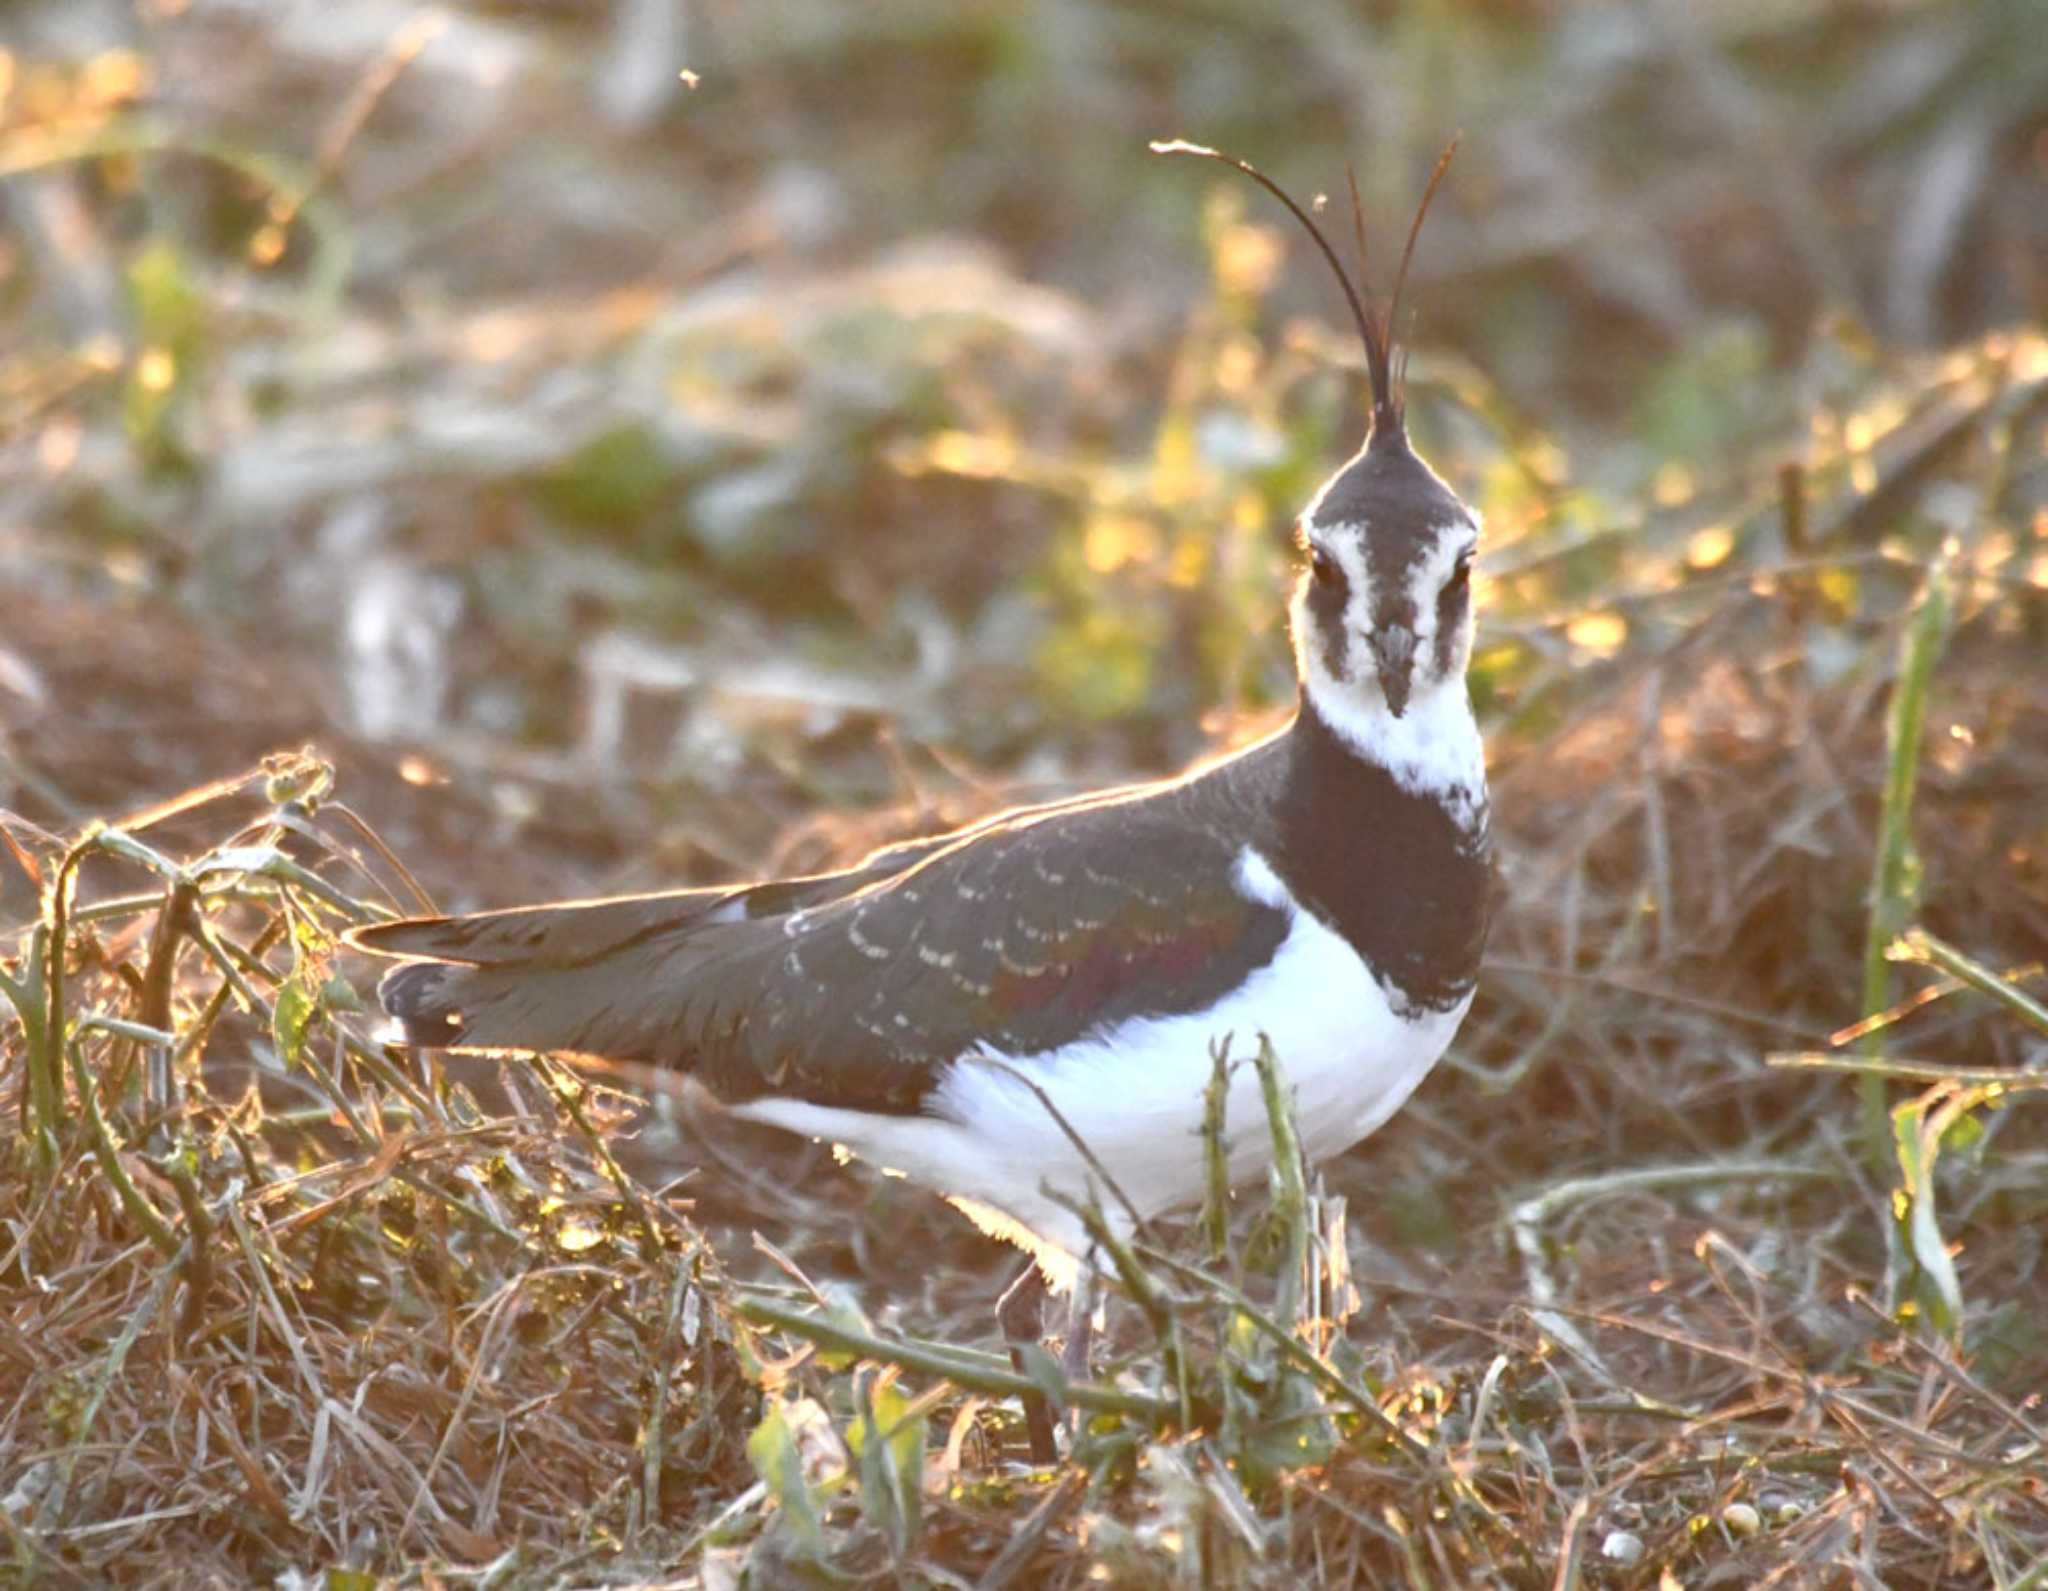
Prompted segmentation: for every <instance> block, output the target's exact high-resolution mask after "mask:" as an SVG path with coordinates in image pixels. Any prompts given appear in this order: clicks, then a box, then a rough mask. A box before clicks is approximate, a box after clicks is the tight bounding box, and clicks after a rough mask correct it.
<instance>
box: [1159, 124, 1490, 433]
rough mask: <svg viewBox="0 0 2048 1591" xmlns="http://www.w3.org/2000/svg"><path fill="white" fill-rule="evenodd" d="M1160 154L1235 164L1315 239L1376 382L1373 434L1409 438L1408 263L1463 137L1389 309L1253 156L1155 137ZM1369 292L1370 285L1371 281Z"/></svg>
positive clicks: (1358, 212)
mask: <svg viewBox="0 0 2048 1591" xmlns="http://www.w3.org/2000/svg"><path fill="white" fill-rule="evenodd" d="M1151 149H1152V152H1153V153H1154V154H1156V155H1195V156H1198V157H1200V158H1201V159H1203V160H1215V161H1220V162H1221V163H1222V164H1224V165H1226V166H1234V167H1236V168H1237V169H1238V170H1239V171H1241V172H1243V173H1244V174H1245V175H1246V176H1247V177H1250V178H1251V179H1252V181H1254V182H1256V183H1257V184H1258V185H1259V186H1260V187H1262V188H1264V189H1265V190H1266V191H1267V192H1268V193H1270V194H1272V195H1273V197H1274V198H1276V199H1278V200H1279V201H1280V202H1281V203H1282V204H1283V205H1285V206H1286V207H1287V210H1288V212H1289V213H1290V214H1291V215H1292V216H1293V217H1294V219H1295V220H1297V221H1299V222H1300V223H1301V226H1302V229H1303V230H1304V231H1305V232H1307V233H1308V235H1309V237H1310V238H1312V239H1313V240H1314V241H1315V245H1316V247H1317V248H1318V249H1320V250H1321V251H1322V255H1323V258H1324V259H1325V260H1327V261H1329V264H1330V269H1331V270H1332V271H1333V272H1335V273H1336V277H1337V285H1338V286H1340V287H1341V288H1343V290H1344V301H1345V303H1347V304H1348V305H1350V306H1351V318H1352V320H1353V321H1354V322H1355V323H1356V324H1357V326H1358V340H1359V342H1360V343H1361V344H1362V345H1363V346H1364V348H1365V368H1366V374H1367V375H1368V377H1370V379H1371V382H1372V435H1373V439H1374V440H1375V441H1385V442H1392V441H1394V440H1395V439H1397V438H1401V437H1403V436H1405V434H1406V430H1407V422H1406V419H1405V417H1404V414H1403V404H1402V390H1401V389H1402V385H1403V381H1402V377H1403V376H1404V375H1405V372H1406V368H1407V359H1406V357H1405V353H1406V350H1400V353H1401V355H1402V357H1401V358H1400V361H1399V364H1400V368H1398V369H1397V368H1396V346H1395V339H1394V330H1395V319H1394V317H1395V315H1396V314H1397V313H1398V312H1399V310H1400V307H1401V289H1402V287H1403V286H1404V285H1405V284H1406V283H1407V280H1408V267H1409V265H1410V263H1411V262H1412V261H1413V260H1414V258H1415V242H1416V239H1417V238H1419V237H1420V236H1421V235H1422V221H1423V217H1425V216H1426V215H1428V214H1429V204H1430V201H1431V200H1432V199H1434V198H1435V197H1436V190H1437V188H1438V187H1439V186H1440V185H1441V184H1442V182H1443V180H1444V172H1445V171H1446V170H1448V169H1449V167H1450V164H1451V157H1452V156H1453V155H1454V154H1456V153H1457V151H1458V140H1457V139H1456V138H1453V139H1452V140H1451V141H1450V143H1449V144H1448V145H1446V146H1445V148H1444V152H1443V153H1442V154H1441V155H1439V156H1438V157H1437V162H1436V169H1435V170H1434V171H1432V172H1431V173H1430V177H1429V185H1428V186H1427V187H1425V188H1424V189H1423V191H1422V202H1421V204H1419V205H1418V206H1416V210H1415V220H1414V222H1413V224H1412V225H1411V226H1410V227H1409V228H1408V243H1407V247H1405V248H1404V249H1403V250H1402V251H1401V265H1400V269H1399V270H1398V271H1397V272H1396V273H1395V275H1394V291H1393V295H1392V296H1391V297H1390V298H1389V299H1388V300H1387V307H1386V309H1385V311H1384V312H1381V311H1379V310H1378V309H1377V307H1376V306H1374V305H1372V304H1371V303H1370V302H1369V301H1368V299H1366V298H1364V297H1362V296H1361V295H1360V293H1359V290H1358V288H1357V287H1356V286H1354V285H1353V283H1352V279H1351V273H1350V272H1349V271H1347V270H1345V268H1344V262H1343V261H1342V260H1341V259H1339V258H1338V256H1337V251H1336V250H1335V249H1334V248H1332V247H1331V246H1330V240H1329V239H1328V238H1327V237H1325V236H1324V235H1323V229H1322V228H1321V227H1319V226H1317V225H1316V223H1315V220H1314V218H1313V217H1311V216H1310V215H1309V213H1308V211H1307V210H1306V209H1304V208H1303V207H1302V206H1301V205H1299V204H1297V203H1296V202H1295V200H1294V197H1293V196H1292V195H1291V194H1289V193H1288V192H1287V190H1286V189H1284V188H1282V187H1281V186H1280V184H1279V183H1277V182H1275V181H1274V180H1273V179H1272V178H1271V177H1269V176H1267V175H1266V174H1265V173H1264V172H1263V171H1261V170H1259V168H1258V167H1256V166H1254V165H1253V164H1252V163H1251V162H1250V161H1248V160H1240V159H1239V158H1238V157H1237V156H1236V155H1231V154H1226V153H1224V152H1223V151H1222V150H1220V149H1211V148H1209V147H1208V146H1207V145H1206V144H1196V143H1190V142H1189V141H1188V140H1187V139H1185V138H1170V139H1154V140H1153V142H1152V145H1151ZM1345 175H1346V178H1347V180H1349V182H1350V184H1351V221H1352V226H1353V229H1354V230H1355V232H1356V234H1357V239H1358V264H1359V272H1360V277H1361V280H1364V277H1365V272H1366V269H1367V254H1366V243H1365V212H1364V207H1363V206H1362V205H1361V204H1360V203H1359V199H1358V181H1357V178H1356V177H1355V176H1353V175H1352V174H1351V173H1350V171H1349V169H1348V168H1347V170H1346V173H1345ZM1367 289H1368V291H1369V290H1370V283H1369V282H1368V283H1367Z"/></svg>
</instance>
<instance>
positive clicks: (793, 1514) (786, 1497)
mask: <svg viewBox="0 0 2048 1591" xmlns="http://www.w3.org/2000/svg"><path fill="white" fill-rule="evenodd" d="M747 1462H748V1463H750V1464H752V1465H753V1466H754V1473H755V1474H756V1475H759V1476H760V1477H761V1479H762V1481H763V1482H764V1483H765V1484H766V1485H767V1487H768V1490H769V1493H770V1494H771V1495H772V1496H773V1497H774V1498H775V1501H776V1503H777V1504H778V1506H780V1508H781V1509H782V1517H783V1518H784V1519H785V1520H786V1521H787V1522H788V1525H789V1528H790V1530H791V1531H792V1532H794V1533H795V1535H796V1537H797V1539H798V1540H799V1541H800V1542H801V1543H802V1545H803V1547H804V1549H805V1550H806V1551H808V1552H810V1553H811V1554H813V1555H814V1556H822V1555H823V1553H824V1550H825V1527H824V1521H823V1518H822V1515H821V1512H820V1509H819V1506H818V1494H817V1492H816V1491H815V1490H814V1489H813V1488H812V1486H811V1483H810V1481H809V1479H808V1478H807V1477H806V1476H805V1475H804V1463H803V1455H802V1453H801V1452H800V1451H799V1450H798V1448H797V1442H796V1432H795V1431H794V1430H793V1429H791V1427H790V1423H789V1420H788V1418H787V1417H786V1416H785V1414H784V1413H783V1408H782V1405H781V1404H779V1403H772V1404H770V1405H769V1407H768V1412H767V1414H765V1415H764V1416H762V1419H761V1423H760V1424H759V1425H757V1426H755V1427H754V1432H753V1435H751V1436H749V1437H748V1438H747Z"/></svg>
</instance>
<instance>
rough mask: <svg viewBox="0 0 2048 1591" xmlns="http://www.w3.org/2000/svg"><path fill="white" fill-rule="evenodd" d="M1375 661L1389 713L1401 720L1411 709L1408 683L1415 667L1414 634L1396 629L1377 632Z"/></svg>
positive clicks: (1373, 644) (1373, 653)
mask: <svg viewBox="0 0 2048 1591" xmlns="http://www.w3.org/2000/svg"><path fill="white" fill-rule="evenodd" d="M1372 660H1373V664H1374V666H1375V667H1376V668H1377V669H1378V670H1379V676H1380V690H1381V692H1382V693H1383V694H1384V695H1385V696H1386V698H1387V711H1388V712H1390V713H1392V714H1393V715H1394V716H1395V717H1396V718H1399V717H1400V716H1401V715H1402V714H1403V713H1405V712H1406V711H1407V710H1408V682H1409V678H1410V675H1411V673H1412V671H1413V669H1414V666H1415V632H1414V631H1413V630H1405V629H1393V628H1385V629H1381V630H1377V631H1375V632H1374V634H1373V638H1372Z"/></svg>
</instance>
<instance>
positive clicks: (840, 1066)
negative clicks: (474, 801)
mask: <svg viewBox="0 0 2048 1591" xmlns="http://www.w3.org/2000/svg"><path fill="white" fill-rule="evenodd" d="M1236 864H1237V847H1236V845H1235V843H1234V842H1232V841H1231V840H1230V839H1228V838H1227V837H1226V836H1224V835H1223V834H1221V833H1216V832H1211V831H1210V830H1208V829H1206V828H1205V827H1203V826H1202V825H1201V824H1200V823H1199V822H1191V821H1190V814H1189V813H1188V812H1187V811H1185V810H1182V809H1181V803H1179V802H1176V801H1174V800H1172V799H1153V800H1146V801H1133V802H1122V803H1119V802H1109V803H1098V804H1092V805H1086V804H1083V805H1074V806H1070V807H1062V808H1057V809H1051V810H1048V811H1045V812H1041V813H1027V814H1019V815H1016V816H1015V817H1014V818H1012V819H1011V820H1010V821H1008V822H1006V823H1003V824H1000V825H996V826H990V827H985V828H983V829H979V830H976V831H973V832H971V833H969V834H968V835H966V836H964V837H957V838H955V839H953V840H952V841H951V842H950V843H945V844H932V843H929V842H927V843H926V844H924V845H922V846H920V847H919V854H918V855H917V856H916V857H914V858H913V859H912V860H911V861H910V862H909V863H908V864H907V865H905V866H903V867H901V868H900V869H898V870H896V871H893V872H882V873H880V874H879V876H877V875H873V874H871V875H870V881H869V882H867V883H865V884H862V885H859V886H857V887H854V888H852V889H851V890H850V891H849V890H846V889H845V888H844V887H843V886H842V887H841V889H840V890H839V892H837V893H829V894H828V893H825V892H818V893H817V894H815V895H814V896H813V899H814V901H815V904H811V905H808V906H799V907H797V908H796V909H793V910H789V911H786V912H782V913H776V914H755V913H753V912H750V911H743V910H742V909H741V907H740V905H739V904H738V903H741V902H746V900H747V897H746V895H745V894H744V893H741V894H729V895H726V896H712V895H705V894H699V895H697V896H694V897H692V898H689V903H688V904H677V903H679V902H682V901H684V900H685V898H684V897H670V898H669V901H670V904H669V905H668V906H667V908H666V909H665V910H664V909H662V908H657V907H654V906H652V905H649V906H648V907H647V908H646V909H645V912H644V913H643V914H641V915H637V916H636V915H635V912H634V911H633V910H628V909H626V907H627V903H607V905H606V909H608V910H611V911H613V912H615V913H617V915H615V916H613V917H612V918H610V919H607V920H606V922H605V928H604V931H603V932H602V933H591V932H588V931H586V927H585V926H583V925H568V926H563V927H562V928H560V929H559V930H557V929H555V928H554V927H552V926H550V925H549V924H548V923H547V922H546V921H545V917H546V913H547V912H548V911H549V908H545V907H542V908H533V909H532V910H531V912H530V913H528V914H521V913H501V914H494V915H496V916H498V917H501V918H505V919H514V918H518V917H520V916H522V915H527V916H530V917H531V918H532V919H533V920H532V921H530V922H527V923H524V924H508V928H507V930H506V932H505V933H503V934H494V935H493V936H492V940H491V942H492V943H493V944H494V945H496V944H500V943H503V944H507V945H510V944H516V943H517V942H518V940H519V937H520V936H521V935H526V936H528V937H529V939H530V940H531V941H532V944H531V948H530V950H529V951H528V953H527V955H526V956H525V957H524V958H522V957H520V956H518V955H505V956H496V957H494V958H493V959H492V961H491V962H490V963H489V964H482V965H480V964H478V963H479V962H480V960H481V958H480V957H478V956H477V955H476V948H477V947H476V942H475V937H474V936H473V935H472V936H467V937H464V938H462V939H461V940H460V941H459V942H452V943H449V948H447V949H442V948H440V946H441V944H442V943H444V942H447V941H444V940H436V939H435V938H434V937H433V935H432V934H431V933H430V932H427V931H425V930H423V931H422V932H421V933H419V934H417V935H414V936H412V937H410V938H408V937H407V936H406V935H404V934H403V933H401V932H397V931H394V929H386V928H380V929H375V930H371V931H369V932H367V933H365V934H363V935H362V936H361V938H362V940H363V942H364V943H365V945H366V948H371V949H375V950H379V951H395V952H396V953H399V954H403V955H412V956H430V957H440V958H442V959H446V960H460V961H463V962H465V963H467V965H464V966H460V967H449V968H439V967H412V968H401V969H399V970H398V972H396V973H394V974H392V975H391V977H390V978H389V979H387V981H386V986H385V1001H386V1005H387V1007H389V1008H390V1009H392V1010H393V1012H394V1014H397V1015H399V1016H401V1017H402V1018H404V1019H405V1020H406V1021H407V1022H408V1025H409V1026H410V1027H412V1028H413V1030H414V1032H415V1036H416V1037H419V1038H422V1039H423V1040H425V1041H428V1042H440V1043H452V1044H454V1045H456V1046H458V1047H477V1048H508V1047H530V1048H537V1049H549V1048H561V1049H573V1050H578V1051H582V1052H584V1053H588V1054H594V1055H602V1056H606V1057H609V1058H612V1059H616V1060H628V1061H640V1062H645V1063H649V1064H655V1065H662V1066H671V1067H677V1068H681V1069H684V1070H688V1071H691V1072H693V1073H696V1074H697V1075H698V1076H700V1077H701V1078H702V1079H703V1081H704V1082H705V1083H706V1084H707V1085H708V1086H709V1087H710V1088H711V1089H712V1090H713V1092H715V1093H718V1094H720V1095H722V1096H724V1097H726V1098H728V1099H752V1098H758V1097H760V1096H763V1095H771V1094H773V1095H786V1096H791V1097H797V1098H803V1099H809V1100H814V1101H817V1102H820V1103H830V1104H834V1105H841V1106H847V1107H851V1108H857V1109H870V1110H887V1111H906V1112H907V1111H915V1110H916V1109H918V1108H919V1106H920V1105H921V1103H922V1101H923V1099H924V1096H925V1095H926V1093H927V1092H929V1090H930V1089H931V1088H932V1087H933V1086H934V1084H935V1083H936V1081H937V1080H938V1076H939V1075H940V1073H941V1072H942V1071H943V1068H944V1067H945V1066H946V1065H947V1064H949V1063H950V1062H951V1061H952V1060H954V1059H955V1058H956V1057H958V1056H960V1055H962V1054H965V1053H968V1052H970V1051H976V1050H980V1051H993V1052H998V1053H1003V1054H1008V1055H1013V1056H1030V1055H1034V1054H1040V1053H1043V1052H1045V1051H1047V1050H1051V1049H1056V1048H1058V1047H1060V1046H1061V1045H1064V1044H1067V1043H1070V1042H1073V1041H1074V1040H1077V1039H1082V1038H1086V1037H1089V1036H1091V1035H1100V1034H1102V1033H1104V1032H1107V1031H1109V1030H1111V1029H1113V1028H1114V1027H1115V1026H1117V1025H1118V1024H1120V1023H1122V1022H1124V1021H1127V1020H1130V1019H1135V1018H1142V1017H1147V1016H1166V1015H1175V1014H1179V1013H1181V1012H1184V1011H1188V1010H1193V1009H1197V1008H1199V1007H1202V1006H1204V1005H1207V1004H1210V1003H1212V1002H1214V1001H1215V1000H1217V999H1219V998H1220V997H1221V996H1222V995H1223V994H1224V993H1226V992H1227V991H1228V990H1229V989H1230V988H1232V987H1233V986H1234V985H1235V984H1236V983H1237V982H1238V981H1240V980H1241V979H1242V978H1243V977H1245V976H1246V975H1247V974H1248V973H1249V972H1250V971H1251V970H1253V969H1254V968H1256V967H1258V966H1260V965H1263V964H1264V963H1265V962H1266V961H1267V960H1269V959H1270V958H1271V957H1272V955H1273V953H1274V951H1275V950H1276V949H1277V947H1278V945H1279V943H1280V940H1281V939H1282V938H1283V937H1284V935H1285V933H1286V928H1287V923H1286V919H1285V916H1284V914H1283V913H1282V912H1280V911H1278V910H1276V909H1274V908H1273V907H1271V906H1269V905H1266V904H1264V903H1261V902H1259V901H1256V900H1254V899H1252V898H1251V897H1250V896H1248V895H1247V894H1245V893H1244V892H1243V890H1242V889H1241V888H1239V886H1238V884H1237V881H1236ZM763 888H764V889H765V890H779V889H786V888H787V886H779V885H770V886H764V887H763ZM770 898H773V897H770ZM648 899H649V900H650V901H653V900H659V899H661V898H660V897H649V898H648ZM750 904H758V902H754V903H750ZM569 909H570V910H571V911H572V912H574V911H579V910H594V908H577V907H572V908H569ZM479 920H487V919H471V920H468V921H479ZM462 921H465V920H456V921H455V922H452V923H450V924H449V925H448V926H447V927H446V928H444V929H442V930H440V932H441V933H443V934H444V935H452V934H454V933H455V930H456V928H457V927H458V926H459V924H460V922H462ZM396 926H397V927H402V926H403V925H396ZM558 932H559V934H560V935H561V936H562V937H561V938H560V939H557V938H556V937H555V936H556V934H557V933H558ZM535 936H537V937H535ZM601 940H605V941H609V945H610V948H609V949H606V950H603V951H600V952H598V953H596V954H594V955H593V954H591V953H590V952H591V947H592V946H593V945H595V944H596V943H598V942H599V941H601ZM571 943H573V944H574V945H575V947H576V948H575V950H574V952H573V953H572V952H568V951H565V950H564V948H563V947H564V946H565V945H568V944H571ZM437 1023H438V1024H442V1027H441V1028H440V1029H437V1028H436V1027H435V1024H437ZM437 1032H438V1033H439V1035H440V1036H438V1037H437V1036H436V1034H437Z"/></svg>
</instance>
